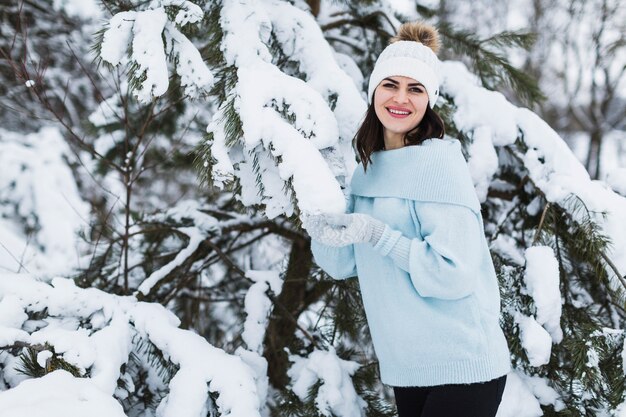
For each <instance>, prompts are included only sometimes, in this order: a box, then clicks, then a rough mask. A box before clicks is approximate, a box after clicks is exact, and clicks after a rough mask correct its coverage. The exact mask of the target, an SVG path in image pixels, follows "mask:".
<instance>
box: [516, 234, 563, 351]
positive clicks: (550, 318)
mask: <svg viewBox="0 0 626 417" xmlns="http://www.w3.org/2000/svg"><path fill="white" fill-rule="evenodd" d="M524 284H525V289H526V293H527V294H529V295H530V296H531V297H532V298H533V301H534V303H535V307H536V308H537V313H536V320H537V322H538V323H539V324H541V325H542V326H543V327H545V329H546V330H547V331H548V332H549V333H550V335H551V336H552V340H553V341H554V343H560V342H561V340H563V331H562V330H561V325H560V321H561V304H562V303H563V302H562V300H561V291H560V288H559V262H558V261H557V259H556V257H555V256H554V251H553V250H552V248H550V247H548V246H533V247H530V248H528V249H526V269H525V271H524Z"/></svg>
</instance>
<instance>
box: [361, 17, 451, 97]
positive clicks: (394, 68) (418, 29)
mask: <svg viewBox="0 0 626 417" xmlns="http://www.w3.org/2000/svg"><path fill="white" fill-rule="evenodd" d="M391 42H392V43H391V44H390V45H389V46H387V47H386V48H385V49H384V50H383V52H381V54H380V56H379V57H378V59H377V60H376V64H375V65H374V70H373V71H372V74H371V75H370V80H369V87H368V91H367V101H368V102H371V101H372V95H373V94H374V90H375V89H376V87H377V86H378V84H380V82H381V81H382V80H384V79H385V78H387V77H393V76H404V77H409V78H413V79H414V80H416V81H417V82H420V83H422V84H423V85H424V87H425V88H426V92H427V93H428V101H429V103H428V104H429V105H430V108H433V107H434V105H435V103H436V102H437V99H438V98H439V71H440V62H439V59H438V58H437V55H436V54H435V52H436V51H438V50H439V35H438V33H437V30H436V29H435V28H434V27H433V26H430V25H427V24H424V23H419V22H413V23H404V24H403V25H402V26H400V29H399V30H398V35H397V36H395V37H394V38H392V39H391Z"/></svg>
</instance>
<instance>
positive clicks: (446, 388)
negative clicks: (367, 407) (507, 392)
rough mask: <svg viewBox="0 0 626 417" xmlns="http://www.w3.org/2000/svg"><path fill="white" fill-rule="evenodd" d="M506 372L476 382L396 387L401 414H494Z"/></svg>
mask: <svg viewBox="0 0 626 417" xmlns="http://www.w3.org/2000/svg"><path fill="white" fill-rule="evenodd" d="M505 385H506V375H503V376H501V377H500V378H496V379H492V380H491V381H487V382H479V383H475V384H450V385H437V386H434V387H393V392H394V394H395V396H396V406H397V407H398V416H399V417H494V416H495V415H496V412H497V411H498V406H499V405H500V401H501V400H502V393H503V392H504V386H505Z"/></svg>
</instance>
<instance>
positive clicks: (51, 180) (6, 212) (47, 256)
mask: <svg viewBox="0 0 626 417" xmlns="http://www.w3.org/2000/svg"><path fill="white" fill-rule="evenodd" d="M67 160H70V161H73V160H74V158H73V154H72V152H71V151H70V149H69V147H68V145H67V143H66V142H65V140H64V139H63V137H62V136H61V133H60V132H59V130H58V129H57V128H53V127H46V128H43V129H41V130H40V131H39V132H36V133H31V134H28V135H22V134H19V133H13V132H8V131H5V130H1V129H0V166H1V167H2V170H1V171H0V268H1V269H3V270H5V271H15V272H18V271H24V270H25V271H27V272H30V273H36V272H41V273H43V274H57V273H69V272H70V271H71V270H72V269H73V268H74V267H75V266H77V258H78V254H79V253H80V250H79V248H78V245H79V243H80V242H79V240H78V238H77V233H78V232H79V231H81V230H82V229H83V228H84V227H85V226H88V219H89V212H90V209H89V205H88V204H87V203H85V202H84V201H83V200H82V199H81V197H80V195H79V193H78V189H77V187H76V181H75V180H74V176H73V173H72V170H71V169H70V168H69V167H68V163H67Z"/></svg>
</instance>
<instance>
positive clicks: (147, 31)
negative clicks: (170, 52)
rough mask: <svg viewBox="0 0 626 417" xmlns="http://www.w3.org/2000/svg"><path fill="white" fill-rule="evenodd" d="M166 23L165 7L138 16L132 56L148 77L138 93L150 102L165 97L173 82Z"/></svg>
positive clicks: (136, 17)
mask: <svg viewBox="0 0 626 417" xmlns="http://www.w3.org/2000/svg"><path fill="white" fill-rule="evenodd" d="M166 22H167V15H166V14H165V11H164V10H163V9H161V8H159V9H154V10H144V11H142V12H139V13H137V15H136V16H135V24H134V25H133V44H132V45H133V55H132V59H133V61H135V62H136V63H137V65H138V66H139V71H138V72H139V74H142V75H145V80H143V81H142V82H141V86H140V87H139V88H138V89H137V90H135V91H134V93H135V95H136V97H137V100H139V101H140V102H142V103H146V104H147V103H150V102H151V101H152V98H153V97H159V96H162V95H163V94H165V92H166V91H167V87H168V85H169V78H168V74H167V63H166V57H165V50H164V49H165V45H163V41H162V37H161V34H162V33H163V29H164V28H165V23H166Z"/></svg>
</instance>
